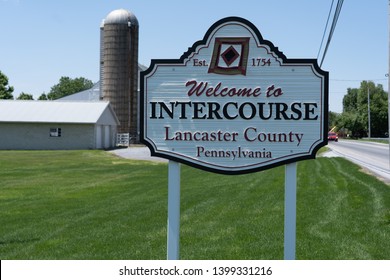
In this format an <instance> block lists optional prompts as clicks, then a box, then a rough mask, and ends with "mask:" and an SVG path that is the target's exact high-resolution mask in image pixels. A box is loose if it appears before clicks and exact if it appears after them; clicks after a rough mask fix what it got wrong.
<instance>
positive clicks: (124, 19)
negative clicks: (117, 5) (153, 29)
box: [104, 9, 138, 26]
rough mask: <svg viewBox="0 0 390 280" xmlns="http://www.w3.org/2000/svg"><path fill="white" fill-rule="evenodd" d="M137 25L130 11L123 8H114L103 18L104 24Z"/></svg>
mask: <svg viewBox="0 0 390 280" xmlns="http://www.w3.org/2000/svg"><path fill="white" fill-rule="evenodd" d="M129 22H130V23H131V24H132V25H137V26H138V20H137V18H136V17H135V15H134V14H133V13H132V12H129V11H127V10H125V9H119V10H114V11H112V12H111V13H109V14H108V15H107V17H106V19H105V20H104V24H128V23H129Z"/></svg>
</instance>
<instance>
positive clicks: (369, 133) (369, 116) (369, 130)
mask: <svg viewBox="0 0 390 280" xmlns="http://www.w3.org/2000/svg"><path fill="white" fill-rule="evenodd" d="M367 107H368V108H367V111H368V139H371V111H370V85H369V83H367Z"/></svg>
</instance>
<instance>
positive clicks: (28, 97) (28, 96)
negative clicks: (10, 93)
mask: <svg viewBox="0 0 390 280" xmlns="http://www.w3.org/2000/svg"><path fill="white" fill-rule="evenodd" d="M16 99H17V100H34V98H33V96H32V94H28V93H24V92H22V93H21V94H19V96H18V98H16Z"/></svg>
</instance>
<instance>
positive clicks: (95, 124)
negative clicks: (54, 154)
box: [0, 100, 119, 150]
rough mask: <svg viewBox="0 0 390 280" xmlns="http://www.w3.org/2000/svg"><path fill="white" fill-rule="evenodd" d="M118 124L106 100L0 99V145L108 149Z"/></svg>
mask: <svg viewBox="0 0 390 280" xmlns="http://www.w3.org/2000/svg"><path fill="white" fill-rule="evenodd" d="M118 125H119V121H118V118H117V117H116V115H115V113H114V111H113V109H112V107H111V105H110V104H109V102H105V101H99V102H80V101H78V102H73V101H19V100H10V101H8V100H1V101H0V149H1V150H4V149H7V150H11V149H12V150H20V149H25V150H35V149H49V150H50V149H55V150H59V149H61V150H62V149H108V148H112V147H114V146H115V139H116V133H117V126H118Z"/></svg>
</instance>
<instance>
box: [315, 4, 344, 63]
mask: <svg viewBox="0 0 390 280" xmlns="http://www.w3.org/2000/svg"><path fill="white" fill-rule="evenodd" d="M343 3H344V0H338V1H337V6H336V10H335V12H334V15H333V21H332V26H331V28H330V31H329V35H328V40H327V42H326V46H325V50H324V53H323V55H322V59H321V63H320V67H321V66H322V63H323V62H324V59H325V56H326V53H327V52H328V48H329V45H330V41H331V40H332V36H333V33H334V30H335V29H336V25H337V21H338V19H339V16H340V12H341V8H342V6H343Z"/></svg>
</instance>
